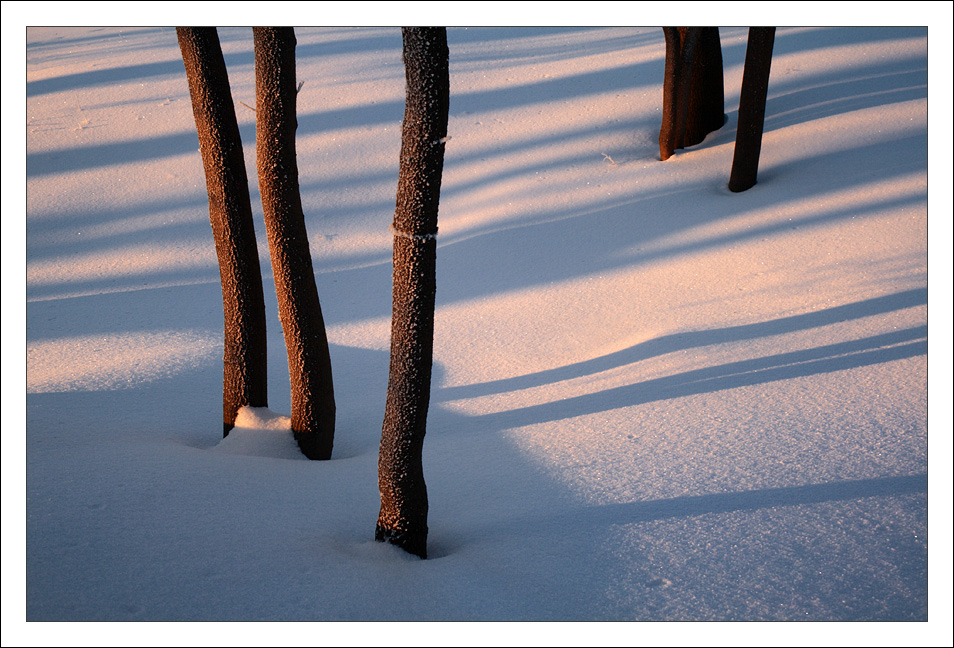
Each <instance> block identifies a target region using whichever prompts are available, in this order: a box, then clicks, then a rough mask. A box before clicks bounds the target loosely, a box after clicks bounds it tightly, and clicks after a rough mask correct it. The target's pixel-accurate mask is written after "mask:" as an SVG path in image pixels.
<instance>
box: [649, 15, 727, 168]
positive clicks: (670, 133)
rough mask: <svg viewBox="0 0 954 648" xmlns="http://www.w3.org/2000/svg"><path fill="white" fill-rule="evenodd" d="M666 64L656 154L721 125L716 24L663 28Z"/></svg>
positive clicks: (695, 139)
mask: <svg viewBox="0 0 954 648" xmlns="http://www.w3.org/2000/svg"><path fill="white" fill-rule="evenodd" d="M663 33H664V34H665V36H666V68H665V72H664V77H663V116H662V124H661V126H660V129H659V158H660V159H661V160H667V159H669V158H670V157H671V156H672V154H673V153H674V152H675V151H676V150H677V149H681V148H685V147H687V146H693V145H695V144H699V143H700V142H702V141H703V140H704V139H705V138H706V135H708V134H709V133H711V132H713V131H716V130H719V129H720V128H722V126H723V124H725V93H724V90H723V78H722V45H721V43H720V40H719V29H718V28H717V27H664V28H663Z"/></svg>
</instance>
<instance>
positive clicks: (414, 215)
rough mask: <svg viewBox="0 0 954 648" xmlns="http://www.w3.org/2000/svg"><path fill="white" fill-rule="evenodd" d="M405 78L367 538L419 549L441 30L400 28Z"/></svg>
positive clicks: (444, 80) (442, 99) (446, 87)
mask: <svg viewBox="0 0 954 648" xmlns="http://www.w3.org/2000/svg"><path fill="white" fill-rule="evenodd" d="M402 34H403V40H404V67H405V75H406V79H407V86H406V98H405V107H404V122H403V125H402V131H401V161H400V171H399V176H398V188H397V201H396V208H395V211H394V223H393V225H392V230H393V233H394V278H393V303H392V312H391V366H390V374H389V378H388V394H387V403H386V406H385V413H384V425H383V428H382V432H381V447H380V453H379V456H378V487H379V489H380V492H381V512H380V514H379V515H378V522H377V526H376V528H375V533H374V537H375V540H378V541H380V542H389V543H392V544H395V545H397V546H399V547H401V548H402V549H404V550H405V551H407V552H409V553H411V554H414V555H417V556H420V557H421V558H426V557H427V488H426V486H425V484H424V471H423V466H422V462H421V453H422V450H423V446H424V434H425V431H426V423H427V409H428V404H429V401H430V386H431V363H432V357H433V342H434V299H435V291H436V280H435V266H436V260H437V240H436V236H437V212H438V202H439V200H440V188H441V175H442V171H443V166H444V141H445V139H446V136H447V116H448V106H449V96H450V78H449V75H448V56H449V54H448V49H447V32H446V30H445V29H444V28H404V29H403V30H402Z"/></svg>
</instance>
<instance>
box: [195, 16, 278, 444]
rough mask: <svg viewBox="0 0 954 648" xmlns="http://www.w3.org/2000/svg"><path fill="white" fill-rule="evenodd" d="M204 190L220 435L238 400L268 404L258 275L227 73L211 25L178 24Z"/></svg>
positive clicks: (226, 430) (229, 426)
mask: <svg viewBox="0 0 954 648" xmlns="http://www.w3.org/2000/svg"><path fill="white" fill-rule="evenodd" d="M176 35H177V36H178V38H179V48H180V50H181V51H182V60H183V62H184V63H185V68H186V76H187V78H188V81H189V94H190V95H191V97H192V112H193V115H194V116H195V125H196V131H197V132H198V134H199V149H200V150H201V152H202V165H203V167H204V168H205V182H206V187H207V188H208V193H209V220H210V221H211V223H212V235H213V237H214V239H215V252H216V254H217V256H218V259H219V276H220V277H221V281H222V310H223V313H224V315H225V353H224V371H223V385H222V426H223V433H224V434H225V435H228V433H229V431H230V430H231V429H232V428H233V427H234V426H235V416H236V413H237V412H238V410H239V408H241V407H242V406H244V405H250V406H252V407H266V406H267V405H268V379H267V368H266V364H267V363H266V359H267V343H266V336H265V300H264V295H263V292H262V272H261V267H260V265H259V262H258V245H257V244H256V241H255V226H254V225H253V224H252V206H251V201H250V199H249V193H248V176H247V174H246V172H245V156H244V154H243V151H242V139H241V136H240V134H239V129H238V122H237V121H236V119H235V107H234V105H233V103H232V93H231V90H230V88H229V77H228V72H227V71H226V68H225V59H224V58H223V57H222V48H221V46H220V45H219V37H218V34H217V32H216V30H215V28H197V27H178V28H177V29H176Z"/></svg>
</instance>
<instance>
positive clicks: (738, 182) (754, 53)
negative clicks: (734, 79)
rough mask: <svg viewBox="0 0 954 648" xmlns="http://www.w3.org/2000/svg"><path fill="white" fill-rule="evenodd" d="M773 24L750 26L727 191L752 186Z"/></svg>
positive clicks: (766, 88)
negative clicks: (768, 25)
mask: <svg viewBox="0 0 954 648" xmlns="http://www.w3.org/2000/svg"><path fill="white" fill-rule="evenodd" d="M774 46H775V27H750V28H749V41H748V44H747V45H746V49H745V68H744V69H743V71H742V92H741V95H740V97H739V125H738V128H737V129H736V136H735V153H734V155H733V157H732V173H731V174H730V176H729V191H733V192H739V191H745V190H746V189H749V188H751V187H753V186H754V185H755V182H756V176H757V175H758V170H759V155H760V154H761V152H762V131H763V128H764V125H765V99H766V97H767V96H768V83H769V73H770V71H771V68H772V48H773V47H774Z"/></svg>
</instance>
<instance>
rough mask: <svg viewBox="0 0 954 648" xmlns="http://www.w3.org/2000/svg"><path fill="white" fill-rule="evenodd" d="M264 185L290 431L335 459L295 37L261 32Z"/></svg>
mask: <svg viewBox="0 0 954 648" xmlns="http://www.w3.org/2000/svg"><path fill="white" fill-rule="evenodd" d="M253 34H254V40H255V112H256V128H257V135H256V150H257V155H258V183H259V189H260V191H261V194H262V207H263V209H264V212H265V228H266V230H267V232H268V247H269V252H270V254H271V259H272V272H273V274H274V276H275V290H276V292H277V294H278V314H279V318H280V319H281V322H282V329H283V331H284V334H285V346H286V348H287V350H288V371H289V379H290V382H291V401H292V402H291V427H292V432H294V434H295V439H296V440H297V441H298V445H299V447H300V448H301V450H302V452H303V453H304V454H305V456H307V457H308V458H309V459H329V458H331V450H332V445H333V443H334V433H335V398H334V387H333V384H332V376H331V356H330V354H329V351H328V338H327V335H326V333H325V323H324V319H323V318H322V315H321V305H320V303H319V301H318V289H317V287H316V286H315V275H314V270H313V268H312V263H311V251H310V249H309V245H308V233H307V231H306V230H305V216H304V213H303V211H302V206H301V195H300V193H299V186H298V162H297V158H296V152H295V131H296V129H297V128H298V120H297V117H296V114H295V110H296V103H297V94H298V93H297V86H296V84H295V33H294V30H293V29H291V28H274V27H256V28H254V29H253Z"/></svg>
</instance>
